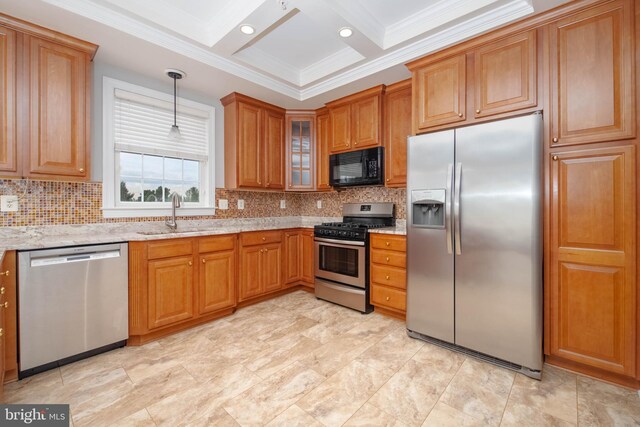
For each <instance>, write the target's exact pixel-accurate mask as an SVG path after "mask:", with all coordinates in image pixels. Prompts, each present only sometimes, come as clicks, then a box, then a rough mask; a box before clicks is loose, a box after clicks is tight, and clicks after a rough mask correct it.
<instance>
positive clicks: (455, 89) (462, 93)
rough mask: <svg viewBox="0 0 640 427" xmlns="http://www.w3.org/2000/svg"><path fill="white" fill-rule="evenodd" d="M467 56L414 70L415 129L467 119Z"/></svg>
mask: <svg viewBox="0 0 640 427" xmlns="http://www.w3.org/2000/svg"><path fill="white" fill-rule="evenodd" d="M466 66H467V62H466V55H465V54H460V55H456V56H454V57H452V58H448V59H444V60H441V61H437V62H434V63H429V64H426V65H424V66H419V67H418V68H416V69H412V71H413V78H412V81H413V83H412V85H413V132H414V134H418V133H422V132H425V131H428V130H429V129H430V128H432V127H435V126H441V125H447V124H453V123H459V122H463V121H464V120H465V119H466V106H467V104H466V99H467V98H466V90H467V89H466V88H467V85H466Z"/></svg>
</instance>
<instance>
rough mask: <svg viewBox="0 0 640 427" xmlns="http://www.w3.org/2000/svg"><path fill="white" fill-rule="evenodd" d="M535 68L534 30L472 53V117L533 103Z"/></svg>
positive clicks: (510, 109) (502, 111)
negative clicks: (473, 91) (473, 82)
mask: <svg viewBox="0 0 640 427" xmlns="http://www.w3.org/2000/svg"><path fill="white" fill-rule="evenodd" d="M536 70H537V65H536V31H535V30H532V31H529V32H527V33H524V34H518V35H515V36H512V37H509V38H507V39H504V40H501V41H499V42H496V43H492V44H490V45H488V46H484V47H482V48H480V49H478V50H477V51H476V52H475V95H476V96H475V102H476V104H475V107H476V111H475V116H476V117H485V116H490V115H492V114H499V113H504V112H508V111H514V110H519V109H522V108H528V107H533V106H535V105H536V103H537V94H536V87H537V84H536V80H537V73H536Z"/></svg>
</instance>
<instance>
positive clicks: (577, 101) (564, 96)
mask: <svg viewBox="0 0 640 427" xmlns="http://www.w3.org/2000/svg"><path fill="white" fill-rule="evenodd" d="M549 39H550V46H549V53H550V64H551V82H550V83H551V94H550V96H551V110H552V121H551V123H552V129H551V133H552V134H551V138H552V144H555V145H566V144H582V143H591V142H601V141H612V140H619V139H625V138H633V137H635V120H636V113H635V92H634V78H635V74H634V63H633V51H632V49H633V40H634V33H633V8H632V4H631V1H627V0H619V1H614V2H610V3H606V4H604V5H602V6H599V7H595V8H592V9H588V10H585V11H584V12H582V13H578V14H575V15H571V16H569V17H567V18H565V19H561V20H559V21H557V22H555V23H553V24H551V25H549Z"/></svg>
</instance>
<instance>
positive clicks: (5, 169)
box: [0, 27, 20, 176]
mask: <svg viewBox="0 0 640 427" xmlns="http://www.w3.org/2000/svg"><path fill="white" fill-rule="evenodd" d="M16 84H17V82H16V32H15V31H13V30H10V29H8V28H4V27H0V175H8V176H12V175H19V172H20V170H19V163H18V146H17V139H16V131H17V128H16V87H17V86H16Z"/></svg>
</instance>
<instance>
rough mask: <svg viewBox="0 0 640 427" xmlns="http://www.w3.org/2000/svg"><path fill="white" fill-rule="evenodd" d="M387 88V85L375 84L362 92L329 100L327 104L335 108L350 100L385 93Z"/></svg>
mask: <svg viewBox="0 0 640 427" xmlns="http://www.w3.org/2000/svg"><path fill="white" fill-rule="evenodd" d="M385 88H386V86H385V85H378V86H374V87H372V88H369V89H365V90H363V91H360V92H356V93H354V94H351V95H348V96H345V97H343V98H339V99H336V100H333V101H331V102H328V103H327V104H325V105H326V106H327V107H328V108H334V107H337V106H340V105H342V104H348V103H350V102H354V101H357V100H359V99H360V98H367V97H370V96H374V95H383V94H384V91H385Z"/></svg>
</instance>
